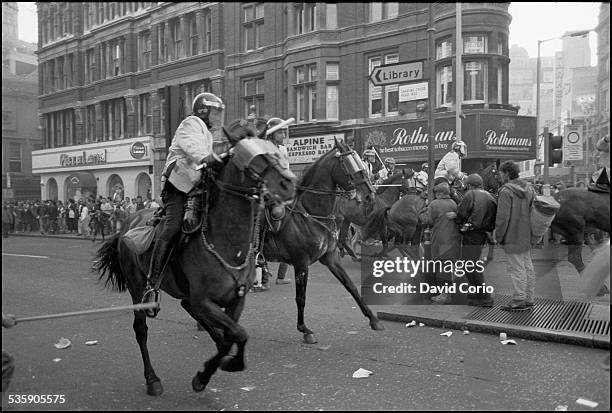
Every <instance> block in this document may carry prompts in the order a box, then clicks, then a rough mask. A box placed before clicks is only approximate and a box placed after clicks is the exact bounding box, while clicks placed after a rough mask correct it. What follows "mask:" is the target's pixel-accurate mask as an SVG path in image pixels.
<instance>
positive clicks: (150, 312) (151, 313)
mask: <svg viewBox="0 0 612 413" xmlns="http://www.w3.org/2000/svg"><path fill="white" fill-rule="evenodd" d="M151 294H154V295H153V300H150V298H151ZM140 303H141V304H147V303H157V307H156V308H148V309H146V310H142V311H144V312H145V314H146V315H147V317H150V318H155V317H156V316H157V314H158V313H159V290H156V289H154V288H153V287H151V286H147V287H146V289H145V292H144V294H143V295H142V299H141V300H140Z"/></svg>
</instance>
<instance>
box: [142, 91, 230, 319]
mask: <svg viewBox="0 0 612 413" xmlns="http://www.w3.org/2000/svg"><path fill="white" fill-rule="evenodd" d="M191 108H192V111H193V115H191V116H188V117H187V118H185V119H184V120H183V121H182V122H181V124H180V125H179V127H178V128H177V129H176V132H175V134H174V138H173V139H172V143H171V144H170V148H169V150H168V158H167V160H166V166H165V167H164V171H163V173H162V193H161V195H162V200H163V202H164V205H165V210H166V219H165V222H164V223H163V224H162V225H163V228H162V231H161V233H160V235H159V237H158V238H157V240H156V242H155V247H154V249H153V254H152V256H151V264H150V267H149V273H148V274H147V285H146V287H145V292H144V295H143V298H142V302H143V303H147V302H154V301H157V300H158V298H159V293H158V288H159V285H158V284H159V281H160V277H161V275H162V271H163V269H164V266H165V264H166V262H167V261H168V258H169V255H170V252H171V250H172V243H173V240H174V238H175V235H176V234H177V233H178V232H179V231H180V230H181V224H182V220H183V208H184V206H185V203H186V201H187V199H188V195H187V194H188V193H189V192H191V190H192V189H194V188H195V187H196V186H198V185H199V183H200V181H201V170H199V168H198V169H196V168H197V167H199V166H200V165H203V166H204V167H212V166H219V165H221V164H222V160H221V158H220V157H219V156H218V155H217V154H215V153H214V152H213V135H212V133H211V129H212V128H220V127H222V123H223V112H224V109H225V105H224V104H223V101H222V100H221V99H220V98H219V97H217V96H215V95H214V94H212V93H208V92H206V93H200V94H199V95H197V96H196V97H195V98H194V99H193V103H192V105H191ZM195 209H196V208H195V207H193V208H190V209H188V210H187V214H186V215H192V214H194V213H195ZM186 218H187V219H193V216H191V218H190V217H189V216H187V217H186ZM157 311H158V310H152V311H151V310H147V311H146V313H147V315H148V316H149V317H155V316H156V315H157Z"/></svg>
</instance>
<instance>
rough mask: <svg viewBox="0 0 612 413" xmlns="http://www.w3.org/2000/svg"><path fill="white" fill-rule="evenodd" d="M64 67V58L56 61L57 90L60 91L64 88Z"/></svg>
mask: <svg viewBox="0 0 612 413" xmlns="http://www.w3.org/2000/svg"><path fill="white" fill-rule="evenodd" d="M64 69H65V65H64V58H63V57H60V58H58V59H57V89H58V90H62V89H64V88H65V87H66V80H67V79H66V75H67V73H66V71H65V70H64Z"/></svg>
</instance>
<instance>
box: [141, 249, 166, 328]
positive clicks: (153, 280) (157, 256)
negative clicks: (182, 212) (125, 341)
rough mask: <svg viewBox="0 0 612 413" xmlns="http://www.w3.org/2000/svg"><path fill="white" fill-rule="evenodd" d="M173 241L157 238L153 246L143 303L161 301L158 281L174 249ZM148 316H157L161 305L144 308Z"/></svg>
mask: <svg viewBox="0 0 612 413" xmlns="http://www.w3.org/2000/svg"><path fill="white" fill-rule="evenodd" d="M171 247H172V243H171V242H169V241H165V240H161V239H160V240H157V241H156V242H155V247H154V248H153V254H152V255H151V265H150V267H149V274H148V275H147V285H146V287H145V292H144V294H143V297H142V300H141V303H143V304H146V303H159V289H158V286H157V283H158V281H159V278H160V277H161V275H162V271H163V269H164V266H165V265H166V262H167V261H168V257H169V255H170V252H171V251H172V248H171ZM144 311H145V313H146V314H147V316H148V317H151V318H153V317H155V316H157V313H158V312H159V307H158V308H154V309H150V310H144Z"/></svg>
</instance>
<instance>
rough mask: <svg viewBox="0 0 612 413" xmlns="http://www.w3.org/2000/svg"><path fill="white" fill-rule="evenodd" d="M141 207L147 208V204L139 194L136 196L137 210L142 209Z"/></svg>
mask: <svg viewBox="0 0 612 413" xmlns="http://www.w3.org/2000/svg"><path fill="white" fill-rule="evenodd" d="M141 209H145V204H144V202H142V196H140V195H138V196H137V197H136V211H140V210H141Z"/></svg>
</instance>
